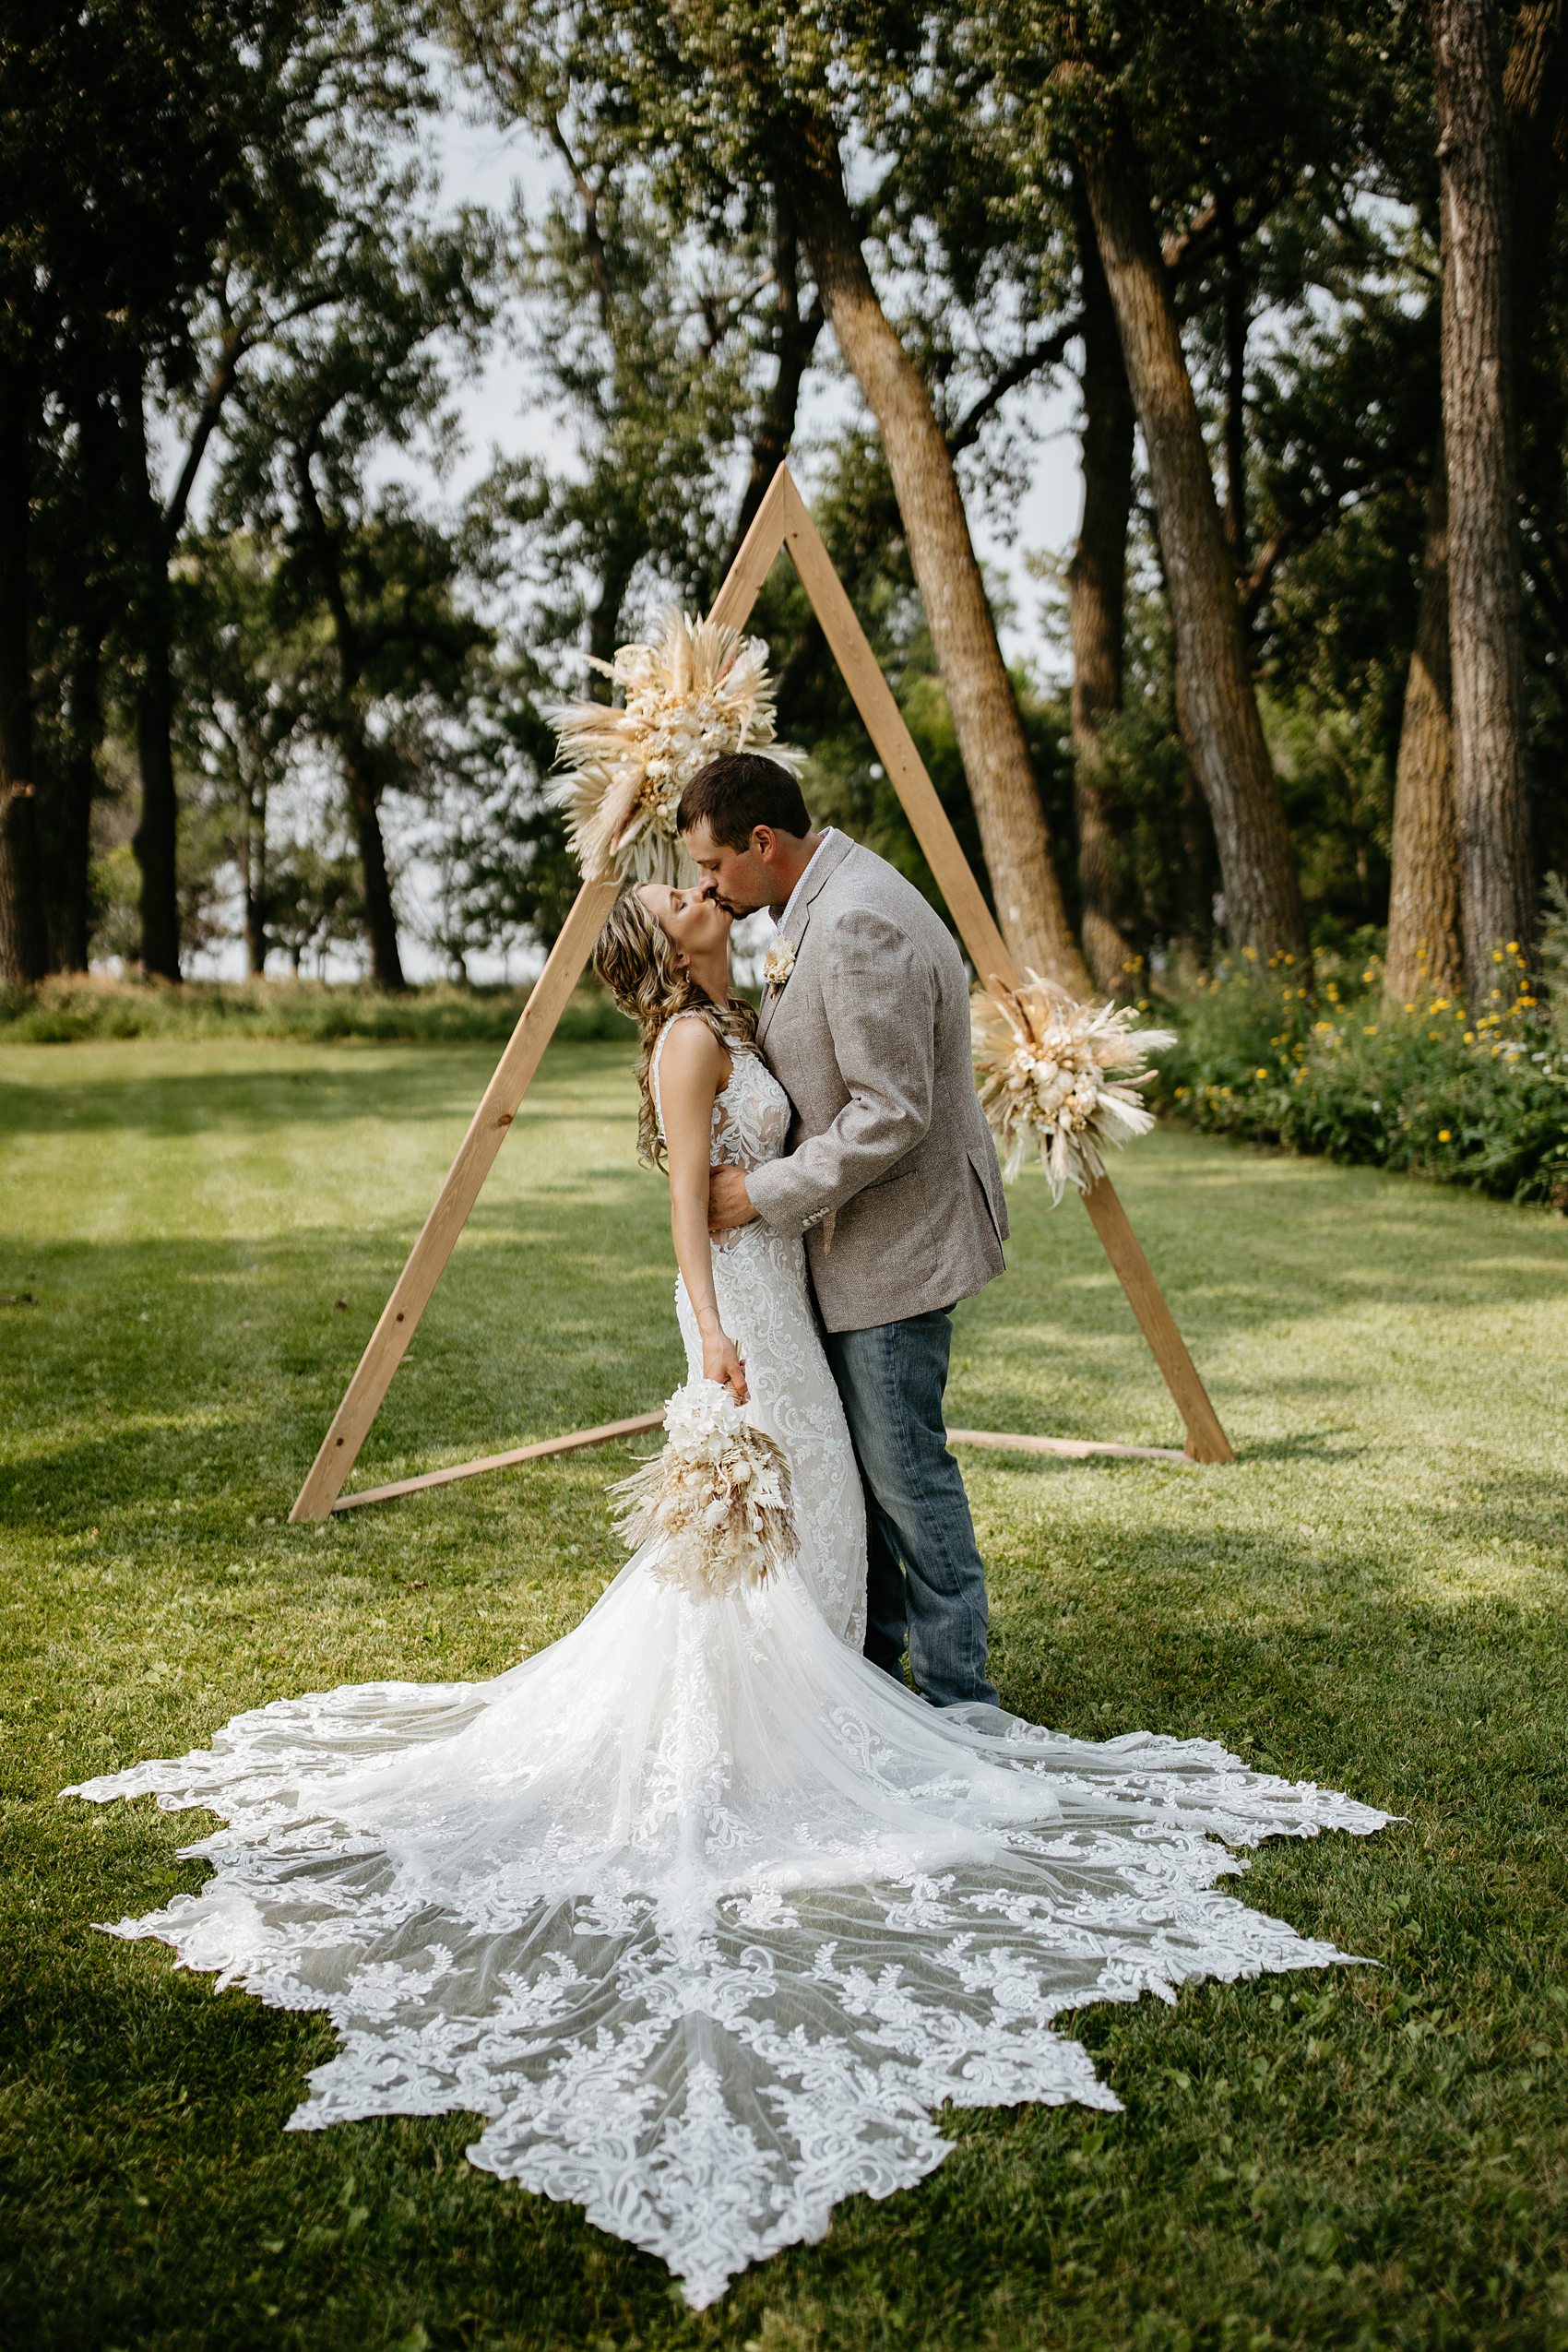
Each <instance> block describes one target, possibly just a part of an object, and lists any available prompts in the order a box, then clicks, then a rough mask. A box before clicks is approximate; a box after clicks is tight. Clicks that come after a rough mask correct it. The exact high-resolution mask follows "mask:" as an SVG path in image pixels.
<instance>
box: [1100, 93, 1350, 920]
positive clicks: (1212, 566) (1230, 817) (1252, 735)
mask: <svg viewBox="0 0 1568 2352" xmlns="http://www.w3.org/2000/svg"><path fill="white" fill-rule="evenodd" d="M1079 166H1080V170H1081V172H1082V175H1083V180H1084V185H1085V189H1086V191H1087V196H1088V200H1089V206H1090V208H1091V210H1092V213H1093V216H1094V226H1095V236H1096V239H1097V242H1098V244H1099V254H1100V259H1101V261H1102V263H1103V264H1104V267H1105V275H1106V279H1107V281H1108V283H1109V285H1110V288H1111V303H1112V304H1113V306H1114V308H1115V312H1116V324H1117V327H1118V329H1119V330H1120V333H1121V337H1122V350H1123V358H1124V359H1125V361H1126V366H1127V379H1128V382H1129V383H1130V384H1131V386H1132V388H1133V399H1134V405H1135V407H1136V410H1137V416H1138V423H1139V425H1140V427H1141V428H1142V432H1143V436H1144V450H1145V454H1146V457H1147V460H1148V469H1149V477H1150V481H1151V482H1152V484H1153V488H1154V498H1155V508H1156V513H1157V516H1158V527H1159V537H1160V546H1161V550H1162V552H1163V557H1164V564H1165V574H1166V578H1167V581H1168V583H1169V587H1170V605H1171V618H1172V622H1173V624H1174V627H1175V632H1176V695H1177V710H1178V714H1179V718H1180V720H1181V725H1182V734H1183V736H1184V738H1185V741H1186V743H1187V747H1188V750H1189V753H1190V754H1191V757H1192V761H1193V766H1194V768H1195V769H1196V771H1197V776H1198V780H1199V782H1200V783H1201V785H1202V786H1203V790H1204V796H1205V798H1206V801H1207V802H1208V805H1209V811H1210V814H1211V815H1212V817H1213V819H1214V831H1215V838H1216V841H1217V842H1218V849H1219V866H1220V875H1221V882H1222V886H1223V889H1224V895H1225V926H1226V930H1227V932H1229V936H1230V938H1231V939H1232V940H1233V941H1234V942H1235V943H1236V944H1238V945H1248V946H1253V947H1255V948H1257V949H1258V950H1259V951H1260V952H1261V953H1263V954H1265V955H1269V954H1273V953H1275V952H1278V953H1280V954H1284V955H1290V956H1295V957H1296V959H1297V961H1298V962H1299V963H1300V964H1301V966H1303V967H1305V965H1306V964H1307V963H1308V961H1309V954H1308V944H1307V925H1306V916H1305V913H1304V911H1303V909H1302V906H1301V885H1300V883H1299V881H1298V878H1297V873H1296V864H1295V858H1294V855H1293V852H1292V849H1291V843H1290V834H1289V827H1288V826H1287V825H1286V822H1285V812H1284V808H1283V806H1282V804H1281V802H1280V798H1279V788H1278V784H1277V780H1276V778H1275V774H1274V768H1273V765H1272V763H1271V761H1270V759H1269V755H1268V746H1267V744H1266V743H1265V741H1264V732H1263V724H1262V721H1261V720H1260V719H1259V717H1258V707H1257V699H1256V696H1255V695H1254V694H1253V682H1252V676H1251V672H1250V671H1249V668H1248V663H1247V649H1246V641H1245V637H1244V634H1243V630H1242V624H1241V609H1240V606H1239V604H1238V602H1237V597H1236V578H1235V566H1234V564H1232V562H1231V559H1230V552H1229V548H1228V547H1227V545H1226V541H1225V529H1224V526H1223V524H1222V523H1221V521H1220V518H1219V509H1218V505H1216V503H1215V495H1214V480H1213V477H1212V475H1211V474H1210V471H1209V464H1208V454H1207V451H1206V449H1205V447H1204V439H1203V432H1202V428H1201V426H1200V424H1199V422H1198V411H1197V403H1196V401H1195V400H1194V398H1193V386H1192V378H1191V377H1190V375H1189V374H1188V373H1187V362H1186V359H1185V356H1184V354H1183V352H1182V338H1181V333H1180V330H1179V328H1178V327H1177V322H1176V312H1175V306H1174V304H1173V303H1172V302H1171V298H1170V282H1169V279H1168V276H1167V272H1166V267H1165V263H1164V259H1163V257H1162V255H1161V254H1160V249H1159V241H1158V237H1157V235H1156V233H1155V225H1154V220H1153V216H1152V213H1151V211H1150V208H1149V198H1148V194H1147V190H1146V186H1145V184H1144V175H1143V170H1142V166H1141V163H1140V161H1139V160H1138V157H1137V154H1136V152H1135V150H1134V147H1133V145H1132V141H1131V138H1130V136H1129V135H1128V133H1127V132H1126V130H1125V129H1124V128H1123V127H1122V126H1120V125H1118V126H1115V127H1114V128H1112V129H1111V130H1110V131H1109V132H1108V133H1107V135H1106V136H1105V137H1103V138H1102V139H1101V140H1100V141H1099V144H1098V145H1096V146H1094V147H1092V148H1090V147H1087V146H1086V148H1085V149H1084V152H1083V154H1082V155H1081V157H1080V159H1079Z"/></svg>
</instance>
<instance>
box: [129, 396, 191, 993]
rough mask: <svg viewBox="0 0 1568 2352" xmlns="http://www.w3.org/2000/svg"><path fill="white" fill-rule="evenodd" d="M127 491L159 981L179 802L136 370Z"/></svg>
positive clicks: (163, 606) (167, 950)
mask: <svg viewBox="0 0 1568 2352" xmlns="http://www.w3.org/2000/svg"><path fill="white" fill-rule="evenodd" d="M121 399H122V409H123V416H122V422H123V425H124V429H125V438H126V453H127V459H128V467H129V475H130V480H129V492H130V496H131V499H132V502H133V505H134V509H135V512H136V515H137V548H136V552H137V563H138V568H139V577H138V579H137V588H136V593H135V596H134V598H133V602H132V613H131V621H132V626H133V629H134V632H135V639H136V665H135V668H136V675H135V683H134V687H133V691H132V700H133V706H134V710H135V718H136V735H137V768H138V771H139V773H140V777H141V814H140V818H139V820H138V822H137V829H136V832H135V833H134V834H133V836H132V837H131V847H132V849H133V850H134V851H135V853H136V861H137V866H138V867H139V868H140V870H141V963H142V969H143V971H144V972H148V973H155V974H156V975H157V976H158V977H159V978H160V979H162V980H178V979H179V977H180V897H179V882H178V871H177V860H178V852H179V823H180V814H179V802H178V799H177V796H176V793H175V788H174V748H173V730H174V681H173V675H172V662H171V653H170V641H171V638H172V634H173V614H172V600H171V597H170V592H169V554H168V548H167V545H166V543H165V540H164V536H163V509H162V504H161V502H160V500H159V498H158V497H157V496H156V495H155V493H154V490H153V484H152V476H151V470H150V467H149V462H148V445H147V415H146V410H145V408H144V405H143V403H144V392H143V386H142V379H141V374H140V371H139V369H137V370H132V371H130V372H129V373H128V374H127V375H126V378H125V382H124V383H123V385H122V387H121Z"/></svg>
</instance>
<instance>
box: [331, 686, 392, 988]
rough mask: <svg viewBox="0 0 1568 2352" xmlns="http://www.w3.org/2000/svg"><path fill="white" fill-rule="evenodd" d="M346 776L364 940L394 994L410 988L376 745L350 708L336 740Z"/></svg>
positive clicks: (375, 974) (379, 982)
mask: <svg viewBox="0 0 1568 2352" xmlns="http://www.w3.org/2000/svg"><path fill="white" fill-rule="evenodd" d="M338 748H339V754H340V756H341V758H342V762H343V774H344V778H345V780H346V781H347V784H348V787H349V809H350V814H351V816H352V818H353V821H354V839H355V842H356V843H357V845H358V848H359V853H360V873H361V876H362V880H363V883H364V918H365V936H366V938H367V939H368V941H369V943H370V969H371V978H372V979H373V980H374V982H375V985H376V986H377V988H384V989H387V990H390V991H392V992H397V991H399V990H401V989H403V988H406V987H407V985H408V982H407V981H406V980H404V978H403V958H402V956H401V954H400V952H399V950H398V916H397V909H395V907H394V905H393V903H392V877H391V875H390V873H388V872H387V867H386V838H385V837H384V835H383V833H382V830H381V790H380V780H379V776H378V767H379V763H378V761H377V758H376V754H375V746H374V743H373V742H371V741H370V738H369V737H368V736H367V734H366V733H365V731H364V729H363V727H362V724H361V723H360V720H359V719H358V716H357V714H355V713H353V712H352V711H351V710H346V711H345V714H344V720H343V724H342V726H341V728H340V731H339V738H338Z"/></svg>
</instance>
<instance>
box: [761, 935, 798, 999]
mask: <svg viewBox="0 0 1568 2352" xmlns="http://www.w3.org/2000/svg"><path fill="white" fill-rule="evenodd" d="M794 968H795V949H794V945H793V943H792V942H791V941H790V940H788V939H779V940H776V941H775V942H774V944H773V945H772V946H771V947H770V948H769V949H768V951H767V954H766V956H765V957H764V958H763V967H762V979H763V986H764V987H765V988H772V989H779V988H782V987H783V985H784V983H785V981H786V980H788V979H789V977H790V973H791V972H792V971H793V970H794Z"/></svg>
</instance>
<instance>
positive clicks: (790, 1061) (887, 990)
mask: <svg viewBox="0 0 1568 2352" xmlns="http://www.w3.org/2000/svg"><path fill="white" fill-rule="evenodd" d="M676 821H677V823H678V825H679V826H680V830H681V837H682V839H683V842H684V844H685V846H686V849H687V850H688V851H689V852H690V854H691V856H692V858H693V860H694V861H695V864H696V867H697V870H698V872H699V873H700V874H701V876H702V886H703V888H704V890H705V891H706V893H707V895H708V896H709V897H715V898H717V899H718V900H719V904H720V905H721V906H723V907H727V908H728V909H730V911H731V913H732V914H737V915H742V914H750V913H752V912H753V911H754V909H756V908H758V907H767V908H769V909H771V910H772V913H773V916H774V919H775V921H776V922H777V923H778V944H776V946H775V948H774V950H773V954H772V956H771V957H770V958H769V962H770V965H771V967H772V968H773V974H774V977H773V978H772V979H771V980H770V982H769V985H768V988H767V992H766V995H765V997H764V999H763V1006H762V1018H761V1021H760V1024H759V1026H758V1029H757V1043H758V1044H759V1046H761V1047H763V1048H764V1050H765V1053H766V1061H767V1064H768V1067H769V1068H770V1069H771V1070H772V1072H773V1075H774V1076H775V1077H776V1078H778V1081H779V1083H780V1084H781V1085H782V1087H784V1090H785V1092H786V1093H787V1094H788V1096H789V1098H790V1102H791V1104H792V1105H793V1106H794V1112H795V1117H794V1124H793V1127H792V1129H791V1134H790V1139H791V1143H792V1146H793V1148H792V1149H791V1150H790V1153H789V1154H788V1156H787V1157H786V1158H782V1159H775V1160H770V1161H769V1162H768V1163H767V1164H766V1166H765V1167H761V1168H754V1169H752V1170H750V1171H749V1172H748V1171H746V1170H742V1169H739V1168H716V1169H715V1170H714V1171H713V1175H712V1180H711V1190H710V1194H709V1208H708V1222H709V1224H710V1225H711V1226H712V1227H713V1229H715V1230H716V1231H722V1230H723V1229H725V1228H727V1227H730V1226H734V1225H745V1224H749V1223H750V1221H751V1220H752V1218H754V1217H760V1218H765V1219H766V1222H767V1223H768V1224H769V1225H771V1226H773V1227H774V1228H776V1229H777V1230H778V1232H780V1233H788V1234H797V1233H803V1234H804V1235H805V1236H806V1249H807V1254H808V1257H809V1260H810V1264H811V1273H812V1282H813V1287H814V1289H815V1292H816V1301H817V1307H818V1310H819V1312H820V1313H821V1316H822V1321H823V1324H824V1326H825V1335H826V1346H827V1353H828V1360H829V1361H830V1363H831V1365H832V1367H833V1373H834V1377H835V1379H836V1380H837V1384H838V1389H839V1393H840V1395H841V1396H842V1397H843V1400H844V1411H845V1417H846V1419H847V1420H848V1421H849V1434H850V1436H851V1438H852V1439H853V1440H854V1446H855V1454H856V1457H857V1459H858V1460H859V1463H860V1467H861V1479H862V1482H863V1484H864V1487H865V1495H866V1521H867V1529H866V1532H867V1538H868V1547H869V1559H868V1568H867V1611H868V1621H867V1626H866V1643H865V1648H866V1656H867V1657H869V1658H870V1659H871V1660H872V1662H873V1664H874V1665H876V1666H880V1667H882V1668H884V1669H885V1670H886V1671H887V1672H888V1673H889V1674H891V1675H893V1676H895V1677H897V1676H898V1675H899V1674H900V1672H901V1669H902V1660H903V1655H904V1648H905V1644H906V1641H907V1642H908V1645H909V1665H910V1668H911V1670H912V1672H913V1676H914V1681H915V1687H916V1688H917V1690H919V1691H921V1692H922V1693H924V1695H925V1696H926V1697H927V1698H928V1699H931V1700H932V1701H934V1702H935V1704H936V1705H939V1706H956V1705H963V1704H965V1703H970V1704H973V1703H976V1702H978V1703H980V1704H981V1705H995V1704H996V1693H995V1691H994V1689H993V1688H992V1684H991V1683H990V1682H989V1681H987V1679H986V1594H985V1570H984V1568H983V1567H982V1566H981V1564H980V1553H979V1551H978V1550H976V1547H975V1531H974V1526H973V1523H972V1521H971V1519H970V1517H969V1505H968V1497H967V1496H966V1494H965V1492H964V1482H963V1479H961V1478H960V1476H959V1474H958V1466H957V1464H956V1462H955V1460H954V1459H953V1456H952V1455H951V1454H950V1453H949V1452H948V1450H947V1433H946V1429H945V1426H944V1421H943V1413H942V1399H943V1393H944V1389H945V1386H946V1383H947V1364H948V1358H949V1355H950V1353H951V1350H952V1344H953V1308H954V1305H955V1303H956V1301H958V1300H959V1299H966V1298H968V1296H969V1295H970V1293H971V1292H973V1291H976V1290H979V1289H981V1288H982V1287H983V1285H984V1284H986V1283H987V1282H989V1281H990V1280H991V1278H992V1276H993V1275H996V1274H1000V1273H1001V1272H1002V1270H1003V1258H1002V1243H1003V1241H1004V1238H1005V1235H1006V1232H1007V1212H1006V1208H1005V1206H1004V1201H1003V1195H1002V1178H1001V1174H1000V1171H999V1170H998V1168H997V1164H996V1153H995V1150H994V1148H993V1146H992V1140H991V1131H990V1129H989V1128H988V1127H987V1125H986V1123H985V1117H984V1114H983V1112H982V1111H981V1110H980V1101H979V1098H978V1097H977V1095H976V1093H975V1083H974V1074H973V1070H972V1067H971V1064H970V1059H969V1000H968V984H967V982H966V980H965V977H964V967H963V963H962V960H961V958H960V956H959V954H958V950H957V948H956V946H955V945H954V944H953V940H952V937H951V935H950V933H949V932H948V930H947V927H946V925H945V924H944V922H943V921H941V920H940V918H939V917H938V916H937V915H936V914H935V913H933V911H932V909H931V907H930V906H929V905H928V904H927V902H926V900H925V899H924V898H922V897H921V894H920V892H919V891H918V890H917V889H916V888H915V887H914V885H913V884H912V883H909V882H906V881H905V879H904V877H903V875H902V874H900V873H897V872H896V871H895V870H894V868H893V867H892V866H890V865H888V864H887V863H886V861H885V860H884V859H882V858H879V857H877V856H876V855H875V854H874V852H873V851H872V850H870V849H863V848H862V847H861V845H860V844H859V843H858V842H855V841H851V840H850V839H849V837H848V836H847V835H845V834H842V833H839V832H837V831H836V830H835V829H834V828H833V827H832V826H827V827H826V828H825V829H824V830H823V831H822V832H820V833H817V832H814V831H813V829H812V822H811V818H810V817H809V816H808V815H807V814H806V805H805V802H804V801H803V800H802V797H801V790H800V787H799V785H798V784H797V783H796V781H795V779H794V778H793V777H792V776H791V775H790V772H789V770H788V769H787V768H785V767H781V766H779V764H778V761H777V760H771V759H764V758H759V757H757V756H756V755H754V754H749V753H744V752H736V753H731V754H725V755H724V756H723V757H721V758H719V759H715V760H710V761H709V762H708V764H707V766H706V767H704V768H703V769H701V770H700V771H699V773H698V774H697V775H696V776H695V777H694V778H693V779H692V781H691V783H690V784H688V786H687V787H686V790H685V791H684V792H683V794H682V796H681V805H680V810H679V812H678V815H677V820H676Z"/></svg>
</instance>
